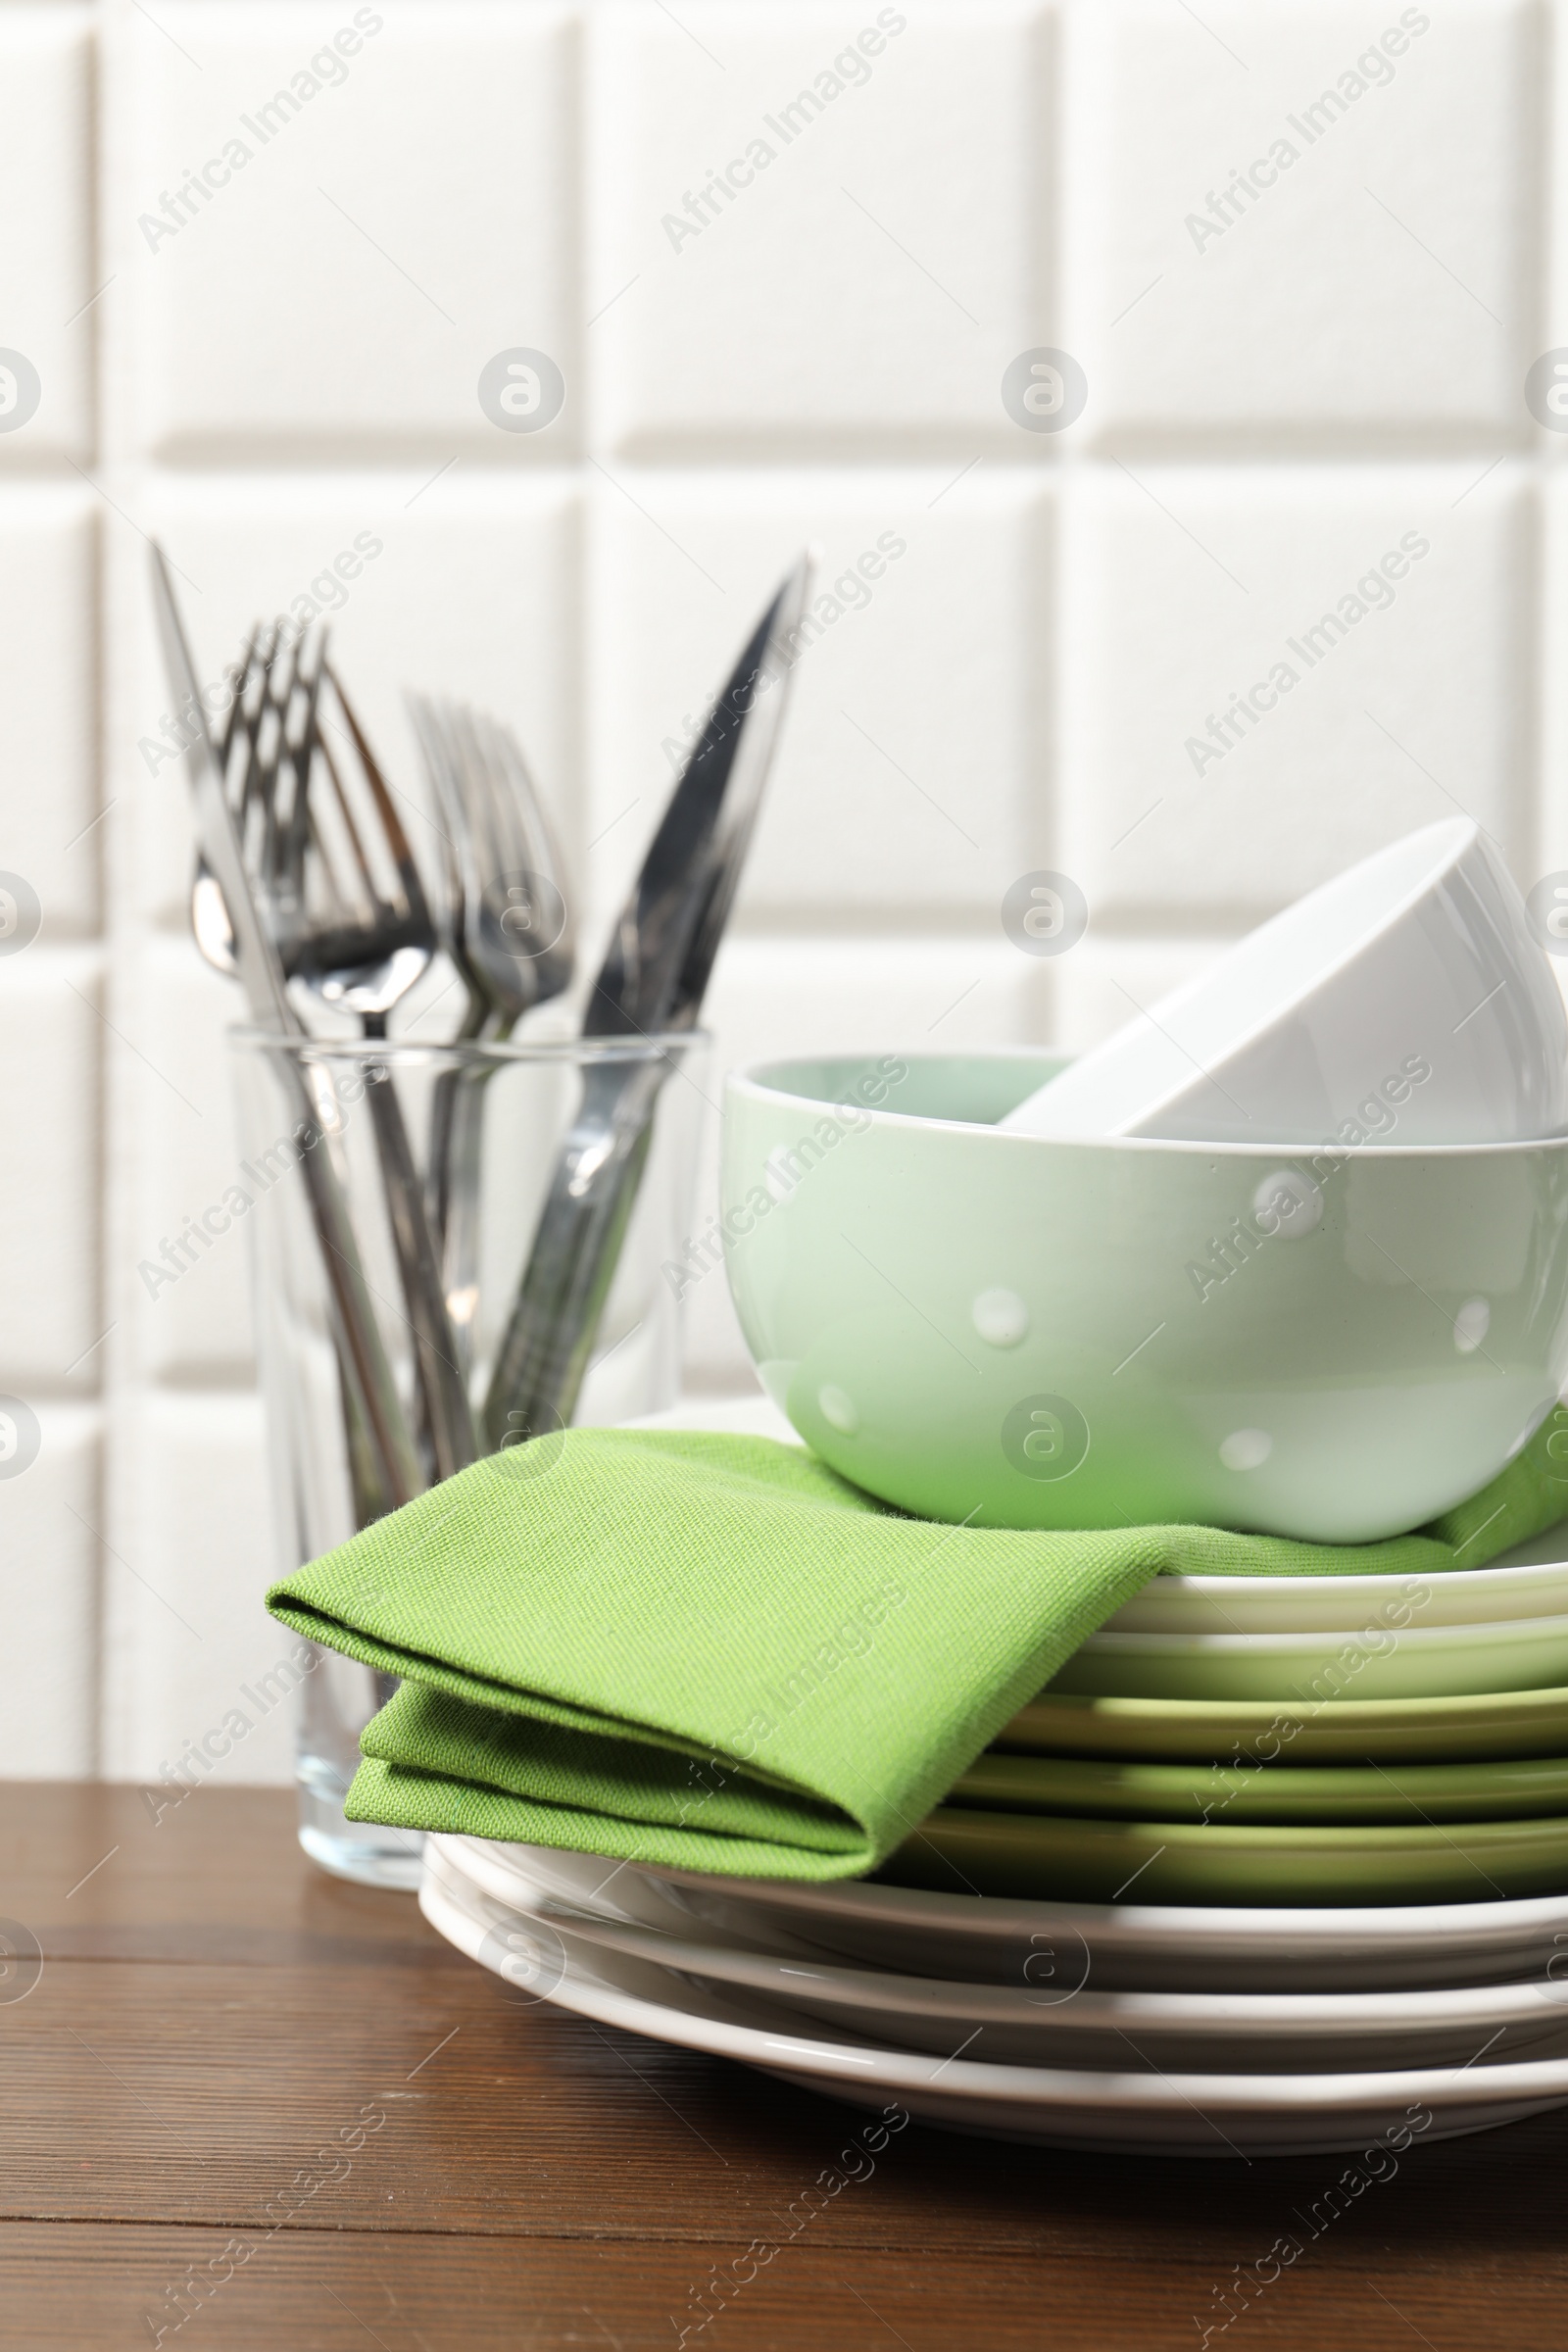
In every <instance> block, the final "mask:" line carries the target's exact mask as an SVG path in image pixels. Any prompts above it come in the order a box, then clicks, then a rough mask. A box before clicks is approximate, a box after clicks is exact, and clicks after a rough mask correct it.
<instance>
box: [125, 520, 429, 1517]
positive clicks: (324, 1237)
mask: <svg viewBox="0 0 1568 2352" xmlns="http://www.w3.org/2000/svg"><path fill="white" fill-rule="evenodd" d="M153 595H154V601H155V604H156V607H157V613H158V626H159V634H160V636H161V638H162V640H163V648H164V656H165V660H166V662H167V663H168V666H169V674H170V680H171V683H172V688H173V693H174V698H175V708H176V709H185V708H189V709H190V710H192V711H194V712H195V714H196V717H197V721H198V727H199V732H198V734H197V737H196V740H195V741H194V742H193V744H192V745H191V748H190V753H189V763H190V774H191V784H192V789H193V791H194V794H195V800H196V822H197V832H198V835H199V838H200V841H201V847H202V853H203V855H204V857H205V858H206V860H207V863H208V866H209V867H210V869H211V871H212V873H213V876H214V878H215V879H216V881H217V883H218V886H219V888H220V889H221V892H222V894H223V899H224V903H225V905H226V906H227V907H228V914H229V924H230V929H231V932H232V937H233V947H234V964H235V969H236V971H237V973H238V975H239V979H240V982H241V985H242V986H243V988H244V991H245V995H246V998H247V1001H248V1002H249V1005H250V1009H251V1017H252V1018H253V1020H255V1021H256V1022H257V1023H258V1024H259V1025H260V1026H261V1027H262V1028H264V1029H267V1030H270V1031H272V1032H273V1033H274V1034H275V1035H277V1036H278V1037H279V1039H280V1040H287V1039H290V1038H296V1037H299V1036H302V1035H303V1034H304V1033H303V1030H302V1028H301V1024H300V1021H299V1018H298V1016H297V1014H296V1013H295V1011H294V1007H293V1005H291V1004H290V1003H289V999H288V990H287V988H286V986H285V984H284V980H283V973H282V968H281V966H280V964H279V962H278V959H277V956H276V955H275V954H274V952H273V949H272V944H271V941H270V938H269V936H268V933H267V930H266V927H265V925H264V924H263V922H262V919H261V915H260V913H259V911H258V908H257V906H256V902H255V899H254V898H253V896H252V893H251V888H250V883H249V880H248V878H247V876H246V872H245V863H244V858H243V857H242V856H241V852H240V845H239V840H238V837H237V835H236V833H235V830H234V821H233V817H232V815H231V814H230V811H229V807H228V802H227V800H226V798H225V797H224V792H223V779H222V777H221V774H220V773H219V768H218V760H217V756H216V754H215V752H214V750H213V743H212V737H211V736H210V735H209V733H208V731H207V721H206V718H205V716H204V715H203V711H202V701H201V693H200V688H199V684H198V681H197V677H196V669H195V664H194V663H193V662H192V661H191V658H190V650H189V648H188V647H187V645H186V643H185V633H184V630H183V628H182V627H181V626H180V619H179V609H178V607H177V605H176V604H175V602H174V591H173V584H172V581H171V579H170V576H169V566H168V564H167V562H166V560H165V557H164V553H163V550H162V549H161V548H159V547H154V549H153ZM280 1059H281V1060H282V1061H283V1062H284V1063H285V1064H286V1066H287V1070H288V1077H287V1080H286V1082H285V1083H286V1084H287V1086H288V1088H289V1091H290V1092H291V1093H292V1094H293V1096H294V1098H295V1100H296V1102H297V1103H299V1105H300V1107H301V1110H302V1112H303V1113H304V1115H305V1117H306V1118H307V1119H309V1120H311V1121H313V1122H314V1121H315V1120H316V1119H317V1118H318V1115H319V1113H318V1109H317V1105H316V1103H315V1102H314V1100H313V1099H312V1096H311V1091H310V1087H309V1084H308V1082H307V1080H306V1077H305V1073H304V1071H303V1070H302V1069H301V1068H300V1067H299V1065H298V1064H297V1063H296V1062H295V1061H294V1059H293V1056H292V1055H291V1054H287V1053H285V1054H282V1055H281V1056H280ZM300 1165H301V1167H302V1168H303V1169H304V1171H305V1185H306V1192H307V1196H308V1198H309V1201H310V1204H311V1214H312V1218H313V1220H314V1222H315V1225H316V1231H317V1237H318V1239H319V1243H320V1247H321V1262H322V1266H323V1268H324V1271H325V1274H326V1280H327V1287H328V1290H329V1292H330V1295H331V1299H332V1307H333V1314H334V1317H335V1320H336V1324H337V1337H338V1344H339V1361H340V1363H341V1364H342V1365H343V1367H344V1369H345V1370H346V1372H347V1374H348V1377H349V1379H350V1381H351V1382H352V1384H353V1391H354V1398H355V1404H356V1407H357V1409H358V1410H359V1412H360V1414H361V1416H362V1419H363V1423H364V1427H365V1430H366V1433H367V1435H368V1440H369V1443H370V1445H371V1446H372V1447H373V1449H374V1454H375V1467H376V1472H377V1474H378V1477H379V1480H380V1485H381V1490H382V1493H383V1494H384V1496H385V1501H386V1506H387V1507H388V1508H396V1506H397V1505H398V1504H399V1503H404V1502H408V1501H411V1500H412V1499H413V1497H414V1496H415V1495H417V1494H419V1493H421V1492H422V1490H423V1487H424V1479H423V1476H422V1474H421V1471H420V1468H419V1459H418V1454H417V1450H416V1448H415V1445H414V1441H413V1438H412V1436H411V1435H410V1432H409V1427H408V1423H407V1421H406V1420H405V1418H404V1414H403V1406H402V1401H401V1399H400V1397H399V1396H398V1392H397V1383H396V1381H395V1379H394V1378H393V1373H392V1366H391V1364H390V1363H389V1361H388V1360H387V1354H386V1349H385V1348H384V1347H383V1346H382V1344H381V1333H380V1327H379V1325H378V1324H377V1322H376V1319H375V1310H374V1307H373V1305H372V1303H371V1299H370V1291H369V1286H368V1283H367V1281H366V1278H365V1269H364V1266H363V1264H362V1262H361V1259H360V1252H359V1245H358V1243H357V1241H356V1239H355V1235H354V1227H353V1224H352V1222H351V1220H350V1217H349V1210H348V1202H347V1201H346V1200H345V1198H344V1196H343V1192H342V1188H341V1187H340V1185H339V1183H338V1180H337V1172H336V1170H335V1169H334V1168H333V1166H332V1164H331V1161H330V1158H329V1157H328V1155H327V1154H326V1153H325V1152H305V1153H304V1154H303V1155H302V1158H301V1161H300ZM365 1499H366V1501H367V1503H368V1500H369V1497H368V1495H367V1496H366V1498H365Z"/></svg>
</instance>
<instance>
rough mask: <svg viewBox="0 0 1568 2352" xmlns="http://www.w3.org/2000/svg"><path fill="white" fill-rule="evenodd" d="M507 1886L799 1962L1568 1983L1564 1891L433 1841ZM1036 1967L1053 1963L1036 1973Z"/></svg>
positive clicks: (1182, 1980)
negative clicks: (1146, 1877)
mask: <svg viewBox="0 0 1568 2352" xmlns="http://www.w3.org/2000/svg"><path fill="white" fill-rule="evenodd" d="M430 1842H431V1844H432V1845H440V1846H444V1847H445V1848H446V1849H447V1851H448V1853H449V1856H450V1855H451V1854H453V1853H456V1854H457V1857H458V1859H459V1860H460V1862H461V1864H462V1867H463V1869H464V1870H465V1871H466V1873H468V1875H469V1876H475V1875H477V1876H478V1877H479V1878H480V1880H481V1882H482V1883H483V1884H484V1885H485V1886H486V1887H488V1888H489V1890H490V1891H491V1892H492V1893H493V1894H495V1895H496V1896H498V1897H499V1899H501V1900H503V1901H510V1902H513V1903H516V1904H520V1905H521V1906H522V1907H523V1908H524V1909H533V1910H537V1909H539V1908H540V1904H541V1899H542V1898H547V1899H548V1901H549V1903H550V1904H551V1906H552V1916H554V1914H555V1908H556V1907H559V1908H560V1909H561V1910H562V1911H564V1912H565V1913H580V1914H583V1915H584V1916H586V1917H589V1918H595V1917H597V1918H602V1919H610V1920H617V1921H620V1922H622V1923H630V1924H633V1925H636V1926H639V1927H645V1928H654V1929H658V1930H661V1931H662V1932H663V1933H665V1934H667V1935H670V1936H676V1937H678V1938H679V1937H687V1938H690V1937H693V1936H700V1937H701V1938H702V1939H703V1940H704V1941H705V1942H710V1943H711V1942H723V1943H725V1944H728V1945H733V1946H734V1947H735V1948H736V1949H738V1950H744V1951H752V1952H767V1953H771V1954H773V1955H775V1956H780V1955H782V1956H784V1957H786V1958H791V1959H798V1960H800V1961H801V1962H802V1963H803V1964H810V1963H812V1962H815V1961H821V1960H824V1959H833V1960H847V1961H854V1962H856V1963H858V1964H861V1965H867V1966H870V1967H873V1968H882V1969H896V1970H899V1971H901V1972H905V1973H908V1974H912V1975H917V1976H922V1977H940V1978H961V1979H962V1980H964V1981H965V1982H966V1983H969V1984H986V1985H1019V1984H1023V1985H1029V1984H1034V1983H1037V1982H1041V1981H1044V1982H1046V1983H1056V1982H1060V1983H1062V1984H1071V1985H1076V1984H1078V1983H1079V1982H1080V1981H1084V1982H1087V1983H1089V1984H1092V1985H1095V1986H1097V1987H1098V1988H1099V1989H1101V1990H1102V1991H1104V1990H1112V1989H1114V1990H1127V1991H1140V1990H1141V1991H1155V1990H1164V1991H1172V1992H1175V1991H1190V1992H1228V1991H1234V1992H1265V1991H1272V1992H1310V1991H1320V1992H1327V1991H1334V1990H1350V1991H1366V1992H1370V1991H1377V1990H1388V1991H1393V1990H1402V1989H1409V1990H1413V1989H1418V1988H1420V1987H1422V1986H1437V1985H1490V1984H1500V1983H1505V1982H1507V1981H1509V1980H1513V1979H1523V1978H1526V1977H1545V1978H1548V1979H1549V1980H1551V1981H1552V1982H1558V1981H1562V1982H1564V1984H1565V1986H1568V1894H1548V1895H1529V1896H1516V1897H1498V1896H1495V1895H1493V1894H1491V1893H1488V1894H1486V1895H1485V1896H1484V1897H1482V1898H1481V1899H1478V1900H1474V1901H1464V1902H1453V1903H1420V1902H1412V1903H1378V1902H1369V1903H1362V1902H1357V1903H1353V1904H1347V1905H1345V1906H1342V1907H1336V1906H1334V1905H1332V1904H1322V1905H1310V1906H1303V1905H1296V1904H1259V1903H1252V1904H1248V1903H1235V1902H1231V1903H1150V1902H1144V1901H1140V1899H1139V1896H1138V1890H1137V1888H1132V1889H1130V1890H1129V1891H1128V1893H1127V1894H1126V1896H1125V1897H1124V1899H1123V1900H1122V1901H1121V1902H1118V1903H1091V1902H1079V1901H1067V1900H1064V1899H1055V1898H1045V1899H1030V1898H1024V1897H1015V1896H1003V1895H973V1894H952V1893H948V1892H945V1891H942V1890H933V1889H928V1888H924V1887H893V1886H889V1885H886V1884H884V1883H882V1882H880V1881H878V1882H870V1881H865V1880H853V1879H847V1880H843V1881H841V1882H839V1883H837V1884H834V1885H830V1886H804V1885H801V1884H799V1883H797V1882H791V1881H789V1880H768V1879H737V1878H723V1877H718V1876H715V1875H713V1874H712V1873H710V1872H706V1871H683V1870H670V1869H666V1868H664V1867H662V1866H658V1865H654V1864H648V1863H643V1864H632V1863H624V1862H619V1863H617V1862H612V1861H607V1860H606V1859H605V1857H604V1856H603V1855H600V1854H578V1853H571V1852H567V1851H564V1850H563V1849H560V1848H557V1847H552V1846H538V1845H520V1844H511V1843H505V1842H502V1841H500V1840H496V1839H489V1838H435V1839H432V1840H431V1841H430ZM1048 1972H1049V1973H1048Z"/></svg>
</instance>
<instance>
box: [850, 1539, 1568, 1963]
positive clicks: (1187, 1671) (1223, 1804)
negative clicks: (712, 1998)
mask: <svg viewBox="0 0 1568 2352" xmlns="http://www.w3.org/2000/svg"><path fill="white" fill-rule="evenodd" d="M1562 1544H1563V1538H1562V1531H1561V1530H1560V1529H1554V1530H1553V1531H1552V1532H1551V1534H1550V1535H1548V1536H1546V1537H1544V1538H1541V1539H1539V1540H1538V1541H1537V1543H1536V1544H1534V1545H1526V1546H1521V1547H1520V1549H1519V1550H1517V1551H1515V1552H1510V1553H1508V1554H1507V1555H1506V1556H1505V1558H1504V1560H1502V1561H1500V1562H1499V1563H1498V1564H1497V1565H1495V1566H1494V1567H1489V1568H1481V1569H1476V1570H1472V1571H1463V1570H1459V1571H1451V1572H1449V1573H1446V1574H1443V1575H1435V1576H1401V1577H1393V1576H1314V1577H1277V1576H1276V1577H1220V1576H1216V1577H1182V1576H1166V1577H1158V1578H1156V1579H1155V1580H1154V1581H1153V1583H1152V1584H1151V1585H1150V1586H1149V1587H1148V1588H1147V1589H1146V1590H1145V1591H1144V1592H1143V1593H1140V1594H1139V1595H1138V1597H1137V1599H1136V1600H1134V1601H1133V1602H1131V1603H1130V1605H1129V1606H1128V1607H1126V1608H1124V1609H1123V1610H1121V1611H1120V1612H1119V1614H1118V1615H1117V1616H1116V1617H1114V1618H1112V1619H1111V1621H1110V1623H1109V1624H1108V1625H1107V1626H1106V1627H1105V1628H1104V1629H1103V1631H1102V1632H1100V1633H1098V1634H1096V1635H1094V1636H1092V1638H1091V1639H1090V1640H1089V1641H1088V1642H1085V1643H1084V1645H1083V1647H1082V1648H1081V1649H1080V1650H1079V1651H1078V1652H1077V1653H1076V1654H1075V1656H1074V1657H1073V1658H1072V1659H1070V1660H1069V1662H1068V1664H1067V1665H1066V1666H1065V1667H1064V1668H1063V1669H1062V1671H1061V1673H1060V1674H1059V1675H1058V1676H1057V1677H1056V1679H1055V1681H1054V1683H1053V1684H1052V1686H1051V1688H1050V1690H1049V1691H1043V1692H1042V1693H1041V1695H1040V1697H1039V1698H1038V1699H1037V1700H1036V1701H1035V1702H1034V1704H1033V1705H1032V1706H1029V1707H1026V1708H1025V1709H1024V1710H1023V1712H1022V1713H1021V1714H1020V1715H1019V1716H1018V1717H1016V1719H1015V1720H1014V1721H1013V1722H1012V1723H1011V1724H1009V1725H1008V1727H1007V1729H1006V1731H1005V1733H1004V1734H1003V1736H1002V1738H1001V1739H1000V1740H998V1741H997V1743H996V1745H995V1746H994V1747H993V1748H991V1749H990V1750H989V1751H988V1752H987V1753H986V1754H985V1755H984V1756H982V1757H981V1758H980V1759H979V1760H978V1762H977V1763H976V1764H975V1765H974V1766H973V1768H972V1769H971V1770H970V1771H969V1772H967V1773H965V1774H964V1776H963V1778H962V1779H961V1780H960V1781H959V1782H958V1784H957V1786H956V1788H955V1789H953V1791H952V1792H951V1794H950V1796H949V1798H948V1801H947V1802H946V1803H945V1804H944V1805H943V1806H942V1807H941V1808H940V1809H939V1811H938V1812H936V1813H935V1814H933V1815H932V1816H931V1818H930V1820H929V1821H927V1822H926V1823H924V1824H923V1825H922V1828H921V1830H920V1832H919V1833H918V1834H917V1835H916V1836H915V1837H914V1838H911V1839H910V1840H909V1842H908V1843H907V1845H906V1846H905V1848H904V1849H903V1851H902V1852H901V1853H900V1854H899V1855H898V1856H897V1857H896V1858H895V1860H894V1863H893V1864H892V1865H890V1875H896V1876H897V1877H898V1878H899V1879H900V1880H902V1881H904V1882H905V1883H907V1884H908V1883H912V1884H915V1885H919V1886H924V1887H941V1888H944V1889H949V1890H952V1891H954V1892H958V1891H969V1892H979V1893H984V1894H1005V1895H1043V1894H1050V1895H1053V1896H1062V1895H1067V1896H1072V1897H1075V1898H1078V1899H1081V1900H1085V1901H1092V1902H1093V1901H1101V1902H1113V1901H1116V1900H1117V1899H1119V1898H1121V1897H1122V1896H1124V1895H1126V1894H1128V1893H1135V1894H1136V1898H1137V1899H1138V1900H1139V1901H1142V1902H1160V1901H1171V1902H1229V1903H1236V1902H1241V1903H1293V1904H1301V1903H1312V1904H1318V1903H1361V1902H1368V1901H1380V1900H1381V1901H1385V1902H1388V1901H1394V1902H1406V1903H1415V1902H1465V1901H1485V1900H1487V1899H1488V1898H1489V1897H1490V1898H1496V1897H1500V1896H1510V1895H1532V1894H1545V1893H1550V1892H1552V1891H1553V1890H1555V1889H1557V1888H1559V1887H1568V1563H1564V1562H1563V1561H1562V1560H1561V1559H1559V1558H1556V1557H1554V1556H1553V1555H1554V1553H1557V1552H1560V1551H1561V1549H1562ZM1564 1966H1565V1969H1568V1954H1565V1959H1564Z"/></svg>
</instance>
